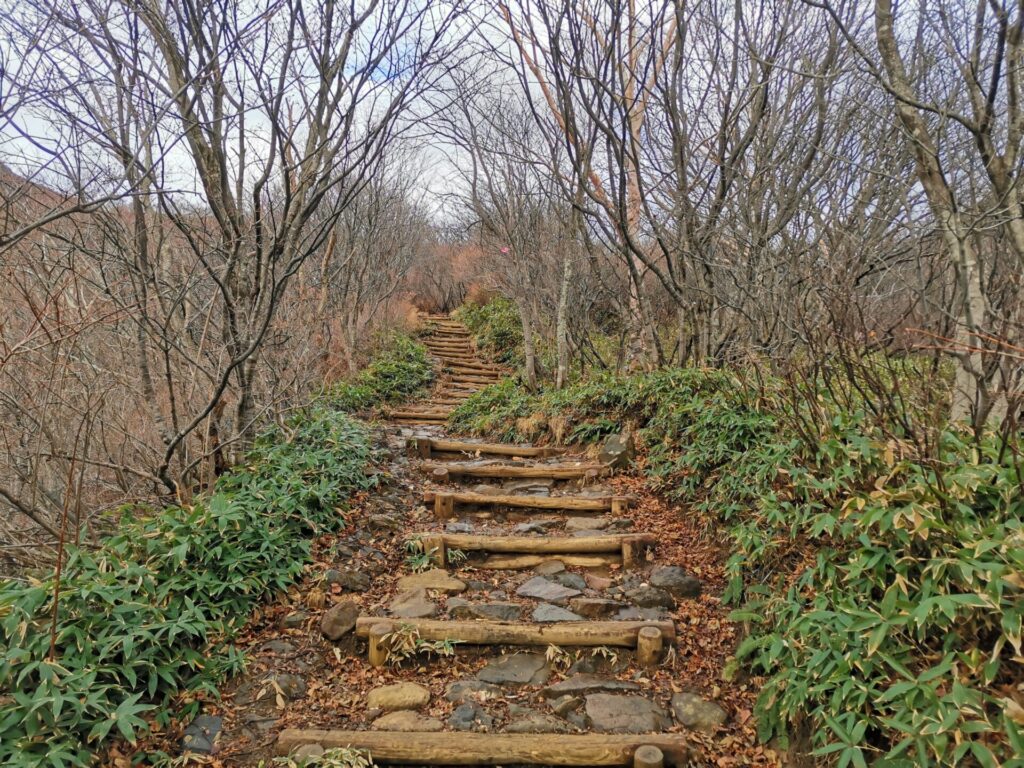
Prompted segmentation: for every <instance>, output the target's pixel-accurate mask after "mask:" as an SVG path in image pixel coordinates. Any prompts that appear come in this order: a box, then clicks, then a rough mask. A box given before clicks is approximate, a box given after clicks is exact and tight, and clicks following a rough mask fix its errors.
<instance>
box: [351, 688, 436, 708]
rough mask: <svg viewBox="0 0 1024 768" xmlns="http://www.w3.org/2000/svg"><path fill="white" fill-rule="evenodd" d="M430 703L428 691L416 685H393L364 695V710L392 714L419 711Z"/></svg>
mask: <svg viewBox="0 0 1024 768" xmlns="http://www.w3.org/2000/svg"><path fill="white" fill-rule="evenodd" d="M429 701H430V691H429V690H428V689H427V688H424V687H423V686H422V685H417V684H416V683H395V684H394V685H384V686H381V687H380V688H374V689H373V690H372V691H370V692H369V693H368V694H367V695H366V708H367V709H379V710H383V711H384V712H394V711H395V710H399V709H419V708H420V707H425V706H426V705H427V703H428V702H429Z"/></svg>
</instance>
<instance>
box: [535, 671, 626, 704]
mask: <svg viewBox="0 0 1024 768" xmlns="http://www.w3.org/2000/svg"><path fill="white" fill-rule="evenodd" d="M638 690H640V686H639V685H637V684H636V683H631V682H629V681H628V680H616V679H615V678H614V677H603V676H601V675H588V674H581V675H573V676H572V677H568V678H566V679H565V680H562V681H560V682H557V683H555V684H554V685H549V686H548V687H547V688H544V689H543V690H542V691H541V692H540V695H541V696H543V697H544V698H546V699H554V698H558V697H559V696H584V695H586V694H590V693H614V692H622V691H638Z"/></svg>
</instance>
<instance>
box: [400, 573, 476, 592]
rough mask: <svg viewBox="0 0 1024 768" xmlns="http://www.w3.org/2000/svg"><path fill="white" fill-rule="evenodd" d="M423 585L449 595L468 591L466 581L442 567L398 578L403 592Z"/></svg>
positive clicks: (425, 587)
mask: <svg viewBox="0 0 1024 768" xmlns="http://www.w3.org/2000/svg"><path fill="white" fill-rule="evenodd" d="M418 587H422V588H423V589H429V590H431V591H433V592H444V593H445V594H448V595H457V594H458V593H459V592H465V591H466V583H465V582H463V581H459V580H458V579H456V578H453V577H451V576H449V575H448V571H446V570H443V569H442V568H433V569H431V570H429V571H423V573H414V574H412V575H411V576H403V577H402V578H400V579H399V580H398V589H399V590H400V591H402V592H404V591H406V590H409V589H416V588H418Z"/></svg>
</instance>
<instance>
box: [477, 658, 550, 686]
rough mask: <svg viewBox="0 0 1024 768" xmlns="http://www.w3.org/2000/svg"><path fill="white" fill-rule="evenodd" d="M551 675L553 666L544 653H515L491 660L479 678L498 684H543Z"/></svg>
mask: <svg viewBox="0 0 1024 768" xmlns="http://www.w3.org/2000/svg"><path fill="white" fill-rule="evenodd" d="M550 676H551V667H550V666H549V665H548V662H547V659H545V658H544V656H543V655H542V654H539V653H514V654H511V655H508V656H500V657H498V658H497V659H495V660H493V661H491V662H489V663H488V664H487V666H485V667H484V668H483V669H481V670H480V672H479V673H478V674H477V679H478V680H482V681H483V682H485V683H495V684H498V685H505V684H511V685H543V684H544V683H545V682H546V681H547V679H548V677H550Z"/></svg>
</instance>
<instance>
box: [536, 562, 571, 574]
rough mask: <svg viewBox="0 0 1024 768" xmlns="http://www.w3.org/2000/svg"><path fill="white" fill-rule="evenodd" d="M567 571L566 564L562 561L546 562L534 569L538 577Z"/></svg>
mask: <svg viewBox="0 0 1024 768" xmlns="http://www.w3.org/2000/svg"><path fill="white" fill-rule="evenodd" d="M564 570H565V563H563V562H562V561H561V560H545V561H544V562H543V563H541V564H540V565H538V566H537V567H536V568H534V569H533V572H534V573H536V574H537V575H538V576H552V575H554V574H556V573H561V572H562V571H564Z"/></svg>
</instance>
